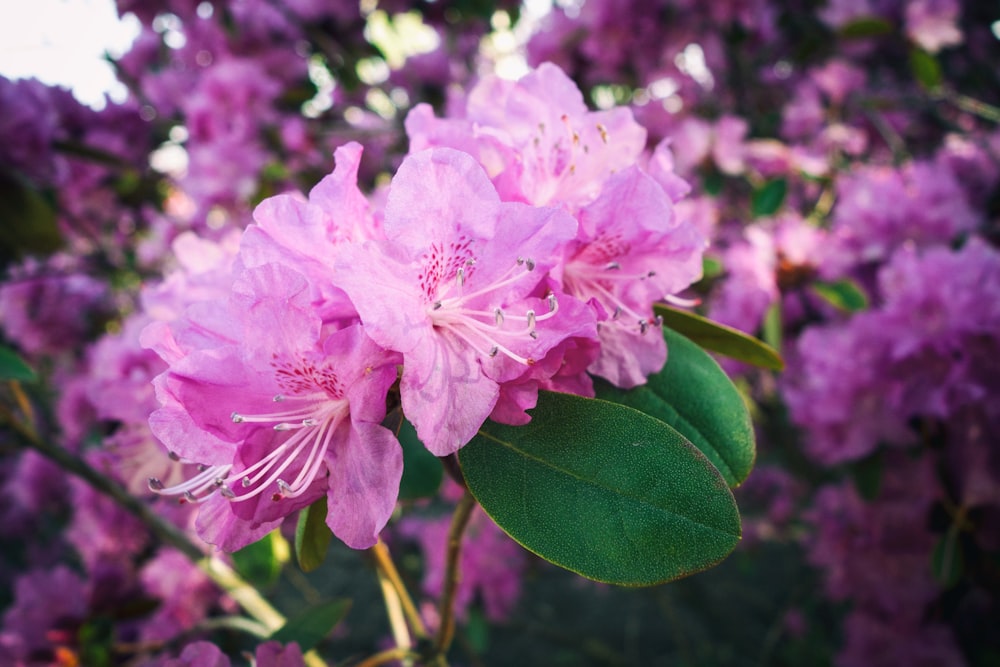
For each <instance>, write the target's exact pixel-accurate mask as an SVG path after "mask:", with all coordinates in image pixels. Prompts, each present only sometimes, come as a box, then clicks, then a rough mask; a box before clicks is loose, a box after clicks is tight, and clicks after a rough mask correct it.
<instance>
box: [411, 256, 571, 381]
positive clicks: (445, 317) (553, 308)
mask: <svg viewBox="0 0 1000 667" xmlns="http://www.w3.org/2000/svg"><path fill="white" fill-rule="evenodd" d="M474 265H475V260H474V259H469V260H467V261H466V262H465V263H464V264H463V265H462V266H459V267H458V268H457V269H456V270H455V277H454V280H453V281H451V282H447V283H445V284H444V286H443V289H438V293H437V295H436V297H437V298H436V299H434V300H433V301H431V302H430V303H429V304H428V306H427V316H428V318H429V319H430V321H431V323H432V324H433V326H434V327H435V328H437V329H438V330H439V331H442V332H443V331H447V332H449V333H451V334H453V335H454V336H456V337H457V338H460V339H461V340H462V341H464V342H465V343H467V344H468V345H469V346H470V347H471V348H472V349H474V350H475V351H476V352H478V353H479V354H480V355H482V356H484V357H490V358H492V357H495V356H497V355H498V354H503V355H505V356H506V357H508V358H510V359H513V360H514V361H516V362H518V363H520V364H524V365H525V366H531V365H533V364H534V363H535V360H534V359H533V358H531V357H530V356H529V357H525V356H522V355H520V354H518V353H517V352H515V351H514V350H513V349H511V348H514V347H517V344H518V342H523V341H524V340H525V339H531V340H534V339H536V338H538V332H537V331H536V330H535V325H536V324H537V323H538V322H543V321H545V320H548V319H550V318H552V317H555V314H556V312H557V311H558V310H559V303H558V301H557V300H556V297H555V295H554V294H551V293H550V294H549V295H548V297H547V299H546V301H547V305H548V310H547V311H546V312H545V313H543V314H541V315H539V314H537V313H536V312H535V311H534V310H531V309H529V310H527V311H525V313H524V314H523V315H516V314H510V313H507V312H505V311H504V309H503V308H502V307H501V306H494V307H492V308H489V309H486V310H484V309H481V308H478V307H470V305H471V303H472V302H479V303H481V302H482V297H485V296H487V295H489V294H492V293H496V292H497V291H499V290H501V289H503V288H505V287H507V286H509V285H512V284H514V283H516V282H518V281H519V280H522V279H524V278H526V277H530V276H531V274H532V272H533V271H534V269H535V263H534V261H532V260H531V259H524V258H522V257H518V258H517V261H516V262H515V263H514V265H513V266H512V267H510V268H509V269H508V270H507V271H506V272H505V273H504V274H503V275H501V276H500V277H499V278H497V279H496V280H495V281H493V282H492V283H490V284H489V285H485V286H483V287H480V288H479V289H475V290H472V291H466V289H465V283H466V278H467V274H468V273H470V271H471V269H472V267H473V266H474ZM514 324H516V325H517V326H513V325H514Z"/></svg>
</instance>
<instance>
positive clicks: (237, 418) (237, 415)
mask: <svg viewBox="0 0 1000 667" xmlns="http://www.w3.org/2000/svg"><path fill="white" fill-rule="evenodd" d="M229 418H230V419H232V420H233V423H234V424H239V423H242V421H243V415H241V414H240V413H238V412H233V414H231V415H229Z"/></svg>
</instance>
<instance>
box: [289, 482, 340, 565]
mask: <svg viewBox="0 0 1000 667" xmlns="http://www.w3.org/2000/svg"><path fill="white" fill-rule="evenodd" d="M326 513H327V509H326V496H323V497H322V498H320V499H319V500H317V501H316V502H314V503H313V504H312V505H310V506H309V507H306V508H305V509H303V510H302V511H301V512H299V522H298V523H297V524H296V525H295V558H296V559H297V560H298V562H299V568H301V569H302V571H303V572H312V571H313V570H315V569H316V568H318V567H319V566H320V565H322V564H323V560H324V559H326V550H327V549H328V548H329V547H330V540H331V539H332V538H333V532H332V531H331V530H330V527H329V526H328V525H326Z"/></svg>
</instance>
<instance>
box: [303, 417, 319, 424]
mask: <svg viewBox="0 0 1000 667" xmlns="http://www.w3.org/2000/svg"><path fill="white" fill-rule="evenodd" d="M318 423H319V422H317V421H316V420H315V419H311V418H310V419H303V420H302V425H303V426H315V425H316V424H318Z"/></svg>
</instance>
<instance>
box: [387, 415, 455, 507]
mask: <svg viewBox="0 0 1000 667" xmlns="http://www.w3.org/2000/svg"><path fill="white" fill-rule="evenodd" d="M396 436H397V437H398V438H399V444H400V445H401V446H402V447H403V478H402V479H401V480H400V482H399V499H400V500H416V499H417V498H430V497H433V496H434V495H435V494H436V493H437V491H438V488H439V487H440V486H441V479H442V478H443V477H444V468H443V467H442V465H441V460H440V459H438V457H436V456H434V455H433V454H431V453H430V452H429V451H427V448H426V447H424V443H422V442H420V439H419V438H418V437H417V430H416V429H415V428H413V424H411V423H410V422H409V421H408V420H407V419H402V423H401V424H400V425H399V429H398V431H397V433H396Z"/></svg>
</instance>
